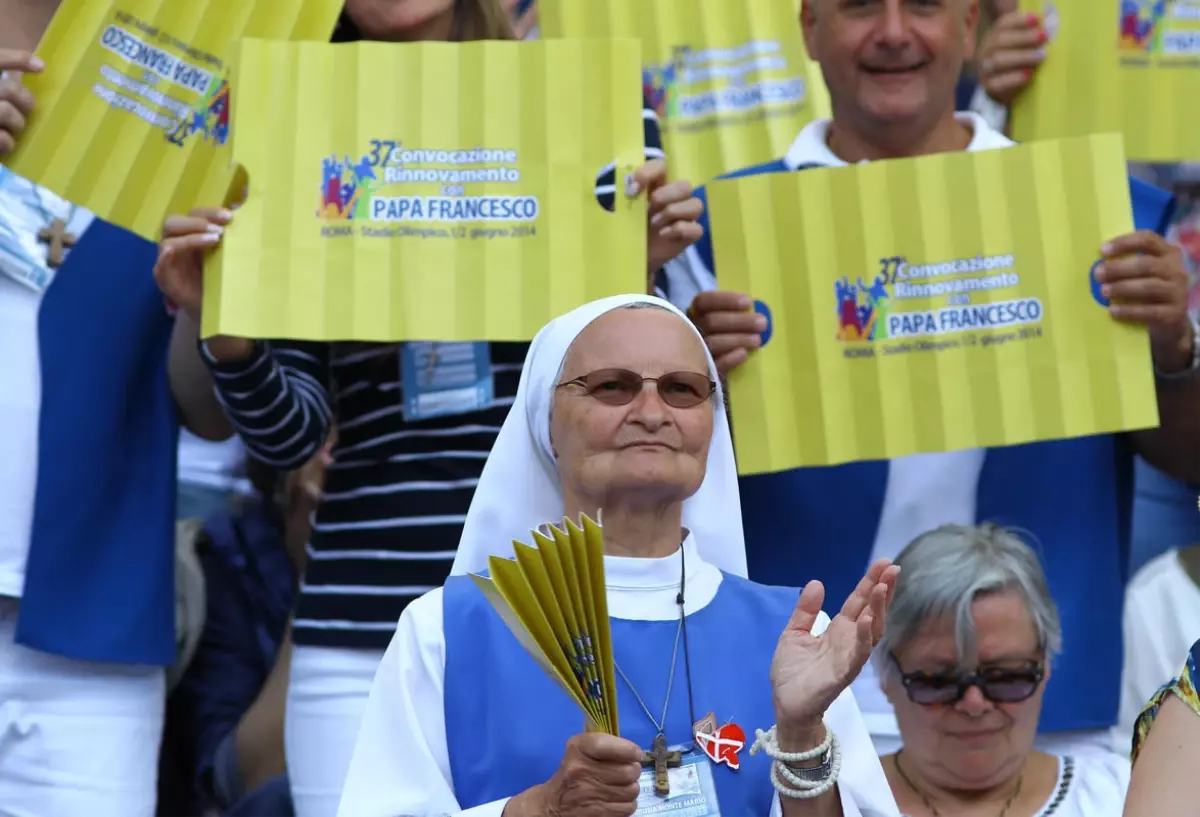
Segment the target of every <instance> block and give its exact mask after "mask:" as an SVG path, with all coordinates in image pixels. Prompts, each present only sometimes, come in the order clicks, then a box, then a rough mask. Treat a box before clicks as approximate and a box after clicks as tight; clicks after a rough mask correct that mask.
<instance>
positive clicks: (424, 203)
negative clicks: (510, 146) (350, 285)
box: [317, 139, 539, 238]
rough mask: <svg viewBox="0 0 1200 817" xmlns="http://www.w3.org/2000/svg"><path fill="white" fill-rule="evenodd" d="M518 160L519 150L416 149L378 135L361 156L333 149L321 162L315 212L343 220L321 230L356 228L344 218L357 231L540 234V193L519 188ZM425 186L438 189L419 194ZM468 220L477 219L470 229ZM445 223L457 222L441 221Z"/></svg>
mask: <svg viewBox="0 0 1200 817" xmlns="http://www.w3.org/2000/svg"><path fill="white" fill-rule="evenodd" d="M517 165H518V155H517V151H515V150H497V149H489V148H482V147H475V148H470V149H465V150H441V149H423V148H422V149H417V148H408V147H406V146H404V145H403V144H402V143H401V142H399V141H395V140H379V139H373V140H371V142H370V147H369V150H368V151H367V152H366V153H364V154H363V155H362V157H361V158H360V159H359V160H358V161H357V162H355V161H353V160H352V159H351V158H350V157H349V156H346V157H344V158H341V159H339V158H338V157H337V156H336V155H333V156H328V157H326V158H325V159H323V160H322V161H321V182H320V193H319V196H320V198H319V204H318V208H317V217H318V218H320V219H321V220H323V221H326V222H342V223H343V224H342V226H333V225H331V226H328V227H325V228H324V229H323V230H322V234H323V235H325V236H326V237H338V236H346V235H354V234H356V233H355V229H354V228H353V227H351V226H350V225H349V224H345V222H351V221H353V222H358V223H359V225H360V226H359V227H358V232H357V234H358V235H362V236H365V237H371V238H396V237H401V236H418V237H421V238H466V237H467V236H468V235H469V236H470V237H471V238H523V237H529V236H533V235H536V231H535V228H534V225H533V224H532V222H534V221H536V220H537V217H538V213H539V205H538V199H537V197H536V196H530V195H522V194H521V192H520V184H521V171H520V169H519V168H518V166H517ZM485 185H486V186H487V187H486V189H482V190H481V189H480V187H481V186H485ZM497 185H505V186H508V185H511V186H513V187H514V188H515V189H514V190H513V191H512V194H511V195H506V194H500V195H497V194H496V192H495V189H494V188H495V186H497ZM414 186H415V187H416V188H418V189H417V190H415V191H414V189H413V188H414ZM421 187H426V188H433V189H435V190H436V191H437V194H436V195H429V194H421V191H420V188H421ZM468 223H472V224H474V225H475V226H473V227H472V228H471V230H470V231H468V230H467V228H466V226H465V225H466V224H468ZM446 224H450V225H452V226H449V227H444V226H440V225H446ZM409 225H422V226H420V227H413V226H409Z"/></svg>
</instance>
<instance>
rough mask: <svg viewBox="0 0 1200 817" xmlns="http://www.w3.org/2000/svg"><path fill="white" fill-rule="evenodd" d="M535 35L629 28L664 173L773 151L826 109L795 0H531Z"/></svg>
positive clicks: (711, 171) (705, 168) (731, 163)
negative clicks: (538, 30) (638, 50)
mask: <svg viewBox="0 0 1200 817" xmlns="http://www.w3.org/2000/svg"><path fill="white" fill-rule="evenodd" d="M539 6H540V8H541V11H540V15H541V22H542V36H544V37H636V38H638V39H640V40H641V42H642V52H643V58H644V63H643V69H642V84H643V91H644V93H645V95H646V97H647V98H648V99H649V101H650V103H651V104H652V105H653V106H654V108H655V110H656V111H657V113H658V118H659V122H660V127H661V130H662V133H663V140H664V143H665V147H666V153H667V156H669V157H670V167H671V175H672V176H674V177H676V178H683V179H689V180H691V181H692V182H694V183H696V184H700V183H703V182H704V181H706V180H708V179H712V178H714V177H716V176H719V175H721V174H723V173H727V172H729V171H731V170H737V169H739V168H743V167H748V166H750V165H754V164H758V163H759V162H765V161H768V160H771V159H778V158H779V157H780V156H782V155H783V154H784V153H786V152H787V149H788V147H789V146H790V145H791V144H792V140H793V139H795V138H796V134H797V133H798V132H799V131H800V129H801V128H802V127H803V126H804V125H805V124H807V123H808V122H809V121H810V120H812V119H813V118H814V117H822V116H828V115H829V97H828V92H827V91H826V90H825V83H824V80H823V79H822V77H821V74H820V70H819V69H818V68H817V67H816V64H815V63H812V62H811V61H810V60H809V59H808V57H807V54H806V52H805V48H804V41H803V39H802V38H801V36H800V27H799V25H798V24H797V22H796V20H797V3H796V0H740V2H735V3H714V2H697V0H604V2H581V1H580V0H539Z"/></svg>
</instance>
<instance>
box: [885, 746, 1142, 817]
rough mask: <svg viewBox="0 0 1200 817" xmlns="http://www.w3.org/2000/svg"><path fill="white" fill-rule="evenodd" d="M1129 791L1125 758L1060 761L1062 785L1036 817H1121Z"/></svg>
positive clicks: (1096, 756) (1111, 756) (1097, 756)
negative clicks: (1126, 792)
mask: <svg viewBox="0 0 1200 817" xmlns="http://www.w3.org/2000/svg"><path fill="white" fill-rule="evenodd" d="M1127 788H1129V760H1128V759H1127V758H1124V757H1122V756H1121V755H1118V754H1116V753H1112V754H1101V753H1096V754H1091V755H1084V756H1081V757H1070V756H1066V757H1060V758H1059V759H1058V782H1057V783H1055V785H1054V791H1053V792H1051V794H1050V796H1049V797H1048V798H1047V799H1046V802H1045V804H1044V805H1043V806H1042V807H1041V809H1039V810H1038V812H1037V814H1035V815H1034V817H1051V815H1053V817H1121V812H1122V811H1123V810H1124V808H1125V790H1126V789H1127ZM901 817H910V815H907V814H905V815H901Z"/></svg>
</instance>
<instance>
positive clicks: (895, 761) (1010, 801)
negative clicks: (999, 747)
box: [892, 749, 1025, 817]
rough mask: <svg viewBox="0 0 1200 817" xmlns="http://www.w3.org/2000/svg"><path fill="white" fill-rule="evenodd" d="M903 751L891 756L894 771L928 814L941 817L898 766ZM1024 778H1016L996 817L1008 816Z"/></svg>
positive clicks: (922, 792) (901, 767) (902, 768)
mask: <svg viewBox="0 0 1200 817" xmlns="http://www.w3.org/2000/svg"><path fill="white" fill-rule="evenodd" d="M903 751H904V750H903V749H901V750H900V751H899V752H896V754H894V755H893V756H892V763H893V764H894V765H895V767H896V771H897V772H899V773H900V777H901V778H902V779H903V780H904V782H905V783H907V784H908V787H909V788H910V789H912V790H913V792H914V793H915V794H916V795H917V797H920V798H921V802H922V803H924V804H925V808H927V809H928V810H929V813H930V814H932V815H933V817H941V813H940V812H939V811H938V810H937V809H936V808H935V807H934V805H933V803H930V802H929V798H928V797H927V796H926V795H925V792H924V791H922V790H921V789H919V788H917V784H916V783H914V782H913V781H912V779H911V778H910V777H909V776H908V774H906V773H905V771H904V767H903V766H901V765H900V752H903ZM1024 778H1025V775H1021V776H1020V777H1018V778H1017V788H1016V790H1015V791H1013V793H1012V794H1011V795H1010V796H1009V798H1008V800H1007V801H1005V803H1004V808H1002V809H1000V814H999V815H998V817H1005V815H1007V814H1008V809H1009V807H1010V806H1012V804H1013V801H1014V800H1016V799H1017V796H1018V795H1019V794H1020V793H1021V783H1022V782H1023V781H1024Z"/></svg>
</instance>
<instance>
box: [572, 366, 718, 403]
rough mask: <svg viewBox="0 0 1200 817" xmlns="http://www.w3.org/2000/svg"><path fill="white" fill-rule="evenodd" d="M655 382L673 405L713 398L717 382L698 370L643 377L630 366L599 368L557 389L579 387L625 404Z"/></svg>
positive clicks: (594, 395)
mask: <svg viewBox="0 0 1200 817" xmlns="http://www.w3.org/2000/svg"><path fill="white" fill-rule="evenodd" d="M647 381H652V382H654V384H655V385H656V386H657V387H658V396H659V397H660V398H662V401H663V402H664V403H666V404H667V405H668V406H671V407H672V408H692V407H693V406H698V405H700V404H701V403H703V402H704V401H705V400H707V399H708V398H710V397H712V395H713V392H715V391H716V390H717V384H716V383H714V382H713V381H712V380H711V379H709V377H708V375H705V374H697V373H696V372H668V373H667V374H664V375H661V376H659V377H642V376H641V375H640V374H638V373H637V372H631V371H629V370H628V369H600V370H599V371H596V372H591V373H589V374H585V375H584V376H583V377H577V378H575V379H574V380H568V381H566V382H565V383H559V384H558V385H557V386H556V387H555V388H559V389H561V388H564V387H566V386H579V387H580V388H581V389H583V390H584V392H585V393H586V394H587V395H588V396H589V397H594V398H596V399H597V400H599V401H600V402H601V403H607V404H608V405H610V406H625V405H628V404H629V403H632V402H633V399H634V398H635V397H637V396H638V394H640V393H641V391H642V386H644V385H645V384H646V382H647Z"/></svg>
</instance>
